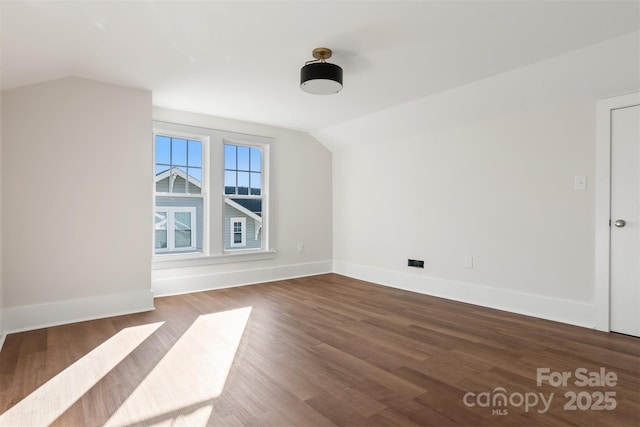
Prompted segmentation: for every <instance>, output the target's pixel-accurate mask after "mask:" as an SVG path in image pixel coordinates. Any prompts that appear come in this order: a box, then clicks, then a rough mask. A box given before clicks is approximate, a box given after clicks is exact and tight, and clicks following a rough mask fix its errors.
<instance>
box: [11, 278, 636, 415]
mask: <svg viewBox="0 0 640 427" xmlns="http://www.w3.org/2000/svg"><path fill="white" fill-rule="evenodd" d="M155 303H156V310H155V311H153V312H149V313H141V314H135V315H129V316H120V317H113V318H109V319H102V320H96V321H91V322H83V323H77V324H73V325H66V326H59V327H53V328H47V329H42V330H37V331H31V332H24V333H19V334H12V335H9V336H8V337H7V339H6V342H5V344H4V348H3V349H2V352H0V411H1V412H2V413H3V415H1V416H0V425H3V426H4V425H20V426H22V425H47V424H52V425H64V426H68V425H74V426H75V425H88V426H94V425H96V426H97V425H105V424H106V425H189V426H197V425H214V426H335V425H340V426H447V425H462V426H475V425H497V426H521V425H541V426H557V425H576V426H592V425H593V426H638V425H640V339H638V338H633V337H629V336H624V335H619V334H613V333H603V332H596V331H592V330H588V329H584V328H579V327H573V326H569V325H564V324H559V323H554V322H549V321H544V320H540V319H535V318H530V317H525V316H519V315H515V314H510V313H506V312H501V311H497V310H491V309H486V308H482V307H478V306H473V305H468V304H462V303H457V302H452V301H448V300H443V299H438V298H433V297H429V296H425V295H420V294H415V293H411V292H405V291H401V290H396V289H391V288H385V287H382V286H377V285H373V284H370V283H366V282H362V281H358V280H354V279H350V278H346V277H343V276H339V275H335V274H327V275H321V276H314V277H308V278H301V279H292V280H285V281H278V282H273V283H268V284H261V285H253V286H246V287H240V288H232V289H224V290H217V291H209V292H201V293H195V294H188V295H181V296H174V297H165V298H158V299H156V301H155ZM539 368H541V369H543V368H548V371H547V372H546V374H545V375H546V376H545V377H544V378H543V379H542V382H541V384H540V385H538V384H537V380H538V369H539ZM581 368H584V372H583V371H581V370H580V369H581ZM601 369H604V374H605V375H604V379H603V378H599V377H600V373H601ZM576 370H578V371H576ZM563 372H568V373H569V374H570V377H568V378H567V381H566V384H564V385H563V384H559V383H555V382H554V381H556V380H557V379H559V378H561V375H562V373H563ZM543 374H544V372H542V371H541V373H540V375H543ZM565 376H566V374H565ZM583 376H587V377H588V379H590V380H591V381H592V383H591V384H592V385H591V386H588V385H586V384H585V385H582V382H581V381H582V377H583ZM614 376H615V377H616V379H614ZM596 377H598V378H596ZM605 380H606V381H605ZM576 381H577V382H578V383H577V384H576ZM603 381H604V383H603ZM550 383H552V384H555V385H556V386H553V385H552V384H550ZM500 388H502V389H500ZM574 396H575V399H574V398H573V397H574ZM505 400H506V401H505ZM549 402H550V403H549ZM614 405H615V408H613V406H614ZM572 408H575V409H572ZM611 408H613V409H611Z"/></svg>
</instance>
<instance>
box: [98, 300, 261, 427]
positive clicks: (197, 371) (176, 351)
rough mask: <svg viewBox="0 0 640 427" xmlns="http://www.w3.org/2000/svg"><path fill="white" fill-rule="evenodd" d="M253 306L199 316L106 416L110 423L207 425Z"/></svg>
mask: <svg viewBox="0 0 640 427" xmlns="http://www.w3.org/2000/svg"><path fill="white" fill-rule="evenodd" d="M250 314H251V307H245V308H241V309H237V310H230V311H224V312H220V313H212V314H207V315H201V316H199V317H198V318H197V319H196V321H195V322H194V323H193V324H192V325H191V326H190V327H189V329H188V330H187V331H186V332H185V333H184V334H183V335H182V336H181V337H180V339H179V340H178V341H177V342H176V343H175V344H174V346H173V347H172V348H171V349H170V350H169V351H168V352H167V354H166V355H165V356H164V357H163V358H162V360H160V362H159V363H158V364H157V365H156V367H155V368H154V369H153V370H152V371H151V372H150V373H149V375H148V376H147V377H146V378H145V379H144V380H143V381H142V382H141V383H140V385H139V386H138V387H137V388H136V389H135V390H134V391H133V393H132V394H131V395H130V396H129V398H128V399H127V400H126V401H125V402H124V403H123V404H122V406H120V408H118V410H117V411H116V412H115V413H114V414H113V416H112V417H111V418H110V419H109V421H107V423H106V425H107V426H122V425H132V424H144V425H149V426H151V425H153V426H165V425H172V426H175V425H188V426H198V425H206V424H207V421H208V419H209V417H210V414H211V411H212V407H211V405H210V404H207V402H209V401H210V400H211V399H215V398H216V397H218V396H220V394H221V393H222V390H223V388H224V385H225V382H226V380H227V376H228V375H229V371H230V369H231V365H232V364H233V360H234V358H235V355H236V351H237V349H238V345H239V344H240V340H241V338H242V334H243V332H244V329H245V327H246V325H247V321H248V319H249V315H250Z"/></svg>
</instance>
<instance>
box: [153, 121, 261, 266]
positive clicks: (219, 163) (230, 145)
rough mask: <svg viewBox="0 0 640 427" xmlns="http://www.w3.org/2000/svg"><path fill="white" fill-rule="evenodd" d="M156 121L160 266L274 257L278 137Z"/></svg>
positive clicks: (156, 246)
mask: <svg viewBox="0 0 640 427" xmlns="http://www.w3.org/2000/svg"><path fill="white" fill-rule="evenodd" d="M153 126H154V135H153V138H154V139H153V143H154V150H155V152H154V178H155V180H154V189H153V191H154V214H155V219H154V244H153V251H154V252H153V253H154V255H157V257H156V258H154V265H156V266H158V268H163V267H164V265H165V263H167V264H166V265H167V266H168V265H171V264H173V265H206V264H209V263H211V264H217V263H223V262H227V261H225V260H224V259H225V258H227V257H229V259H234V261H238V260H250V259H251V260H253V259H267V258H266V257H271V256H272V252H270V251H269V249H270V248H269V242H268V231H269V230H268V217H269V215H268V206H269V204H268V196H269V194H268V189H269V176H268V170H267V167H268V165H269V147H270V144H271V141H272V140H271V139H270V138H266V137H261V136H255V135H243V134H238V133H232V132H225V131H219V130H214V129H208V128H202V127H195V126H186V125H180V124H175V123H168V122H158V121H155V122H154V123H153ZM178 255H179V256H178ZM236 256H237V257H236ZM234 257H235V258H234Z"/></svg>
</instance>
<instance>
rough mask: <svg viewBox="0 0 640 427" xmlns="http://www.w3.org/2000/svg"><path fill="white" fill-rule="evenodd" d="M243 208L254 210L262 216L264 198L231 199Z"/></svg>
mask: <svg viewBox="0 0 640 427" xmlns="http://www.w3.org/2000/svg"><path fill="white" fill-rule="evenodd" d="M231 200H233V201H234V202H236V203H237V204H239V205H240V206H242V207H243V208H245V209H247V210H249V211H251V212H253V213H254V214H256V215H258V216H262V200H261V199H233V198H232V199H231Z"/></svg>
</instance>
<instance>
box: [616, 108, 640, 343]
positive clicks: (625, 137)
mask: <svg viewBox="0 0 640 427" xmlns="http://www.w3.org/2000/svg"><path fill="white" fill-rule="evenodd" d="M610 232H611V273H610V274H611V276H610V277H611V279H610V280H611V282H610V283H611V285H610V286H611V302H610V304H611V307H610V317H611V330H612V331H614V332H621V333H624V334H629V335H635V336H640V106H639V105H635V106H630V107H625V108H619V109H615V110H612V111H611V231H610Z"/></svg>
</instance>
